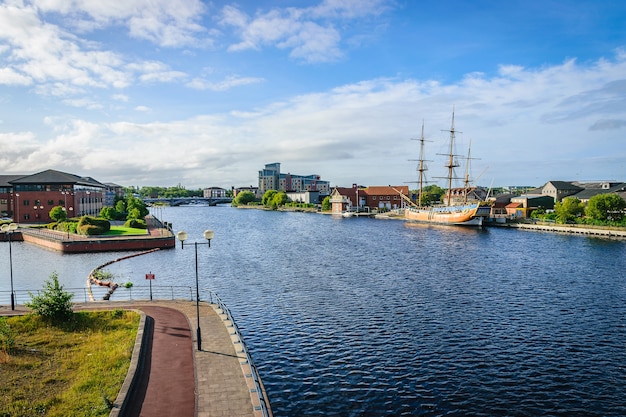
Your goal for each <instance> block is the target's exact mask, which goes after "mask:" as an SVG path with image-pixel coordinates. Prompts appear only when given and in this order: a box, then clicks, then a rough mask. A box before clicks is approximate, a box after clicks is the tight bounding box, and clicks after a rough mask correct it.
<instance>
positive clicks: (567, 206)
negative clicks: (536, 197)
mask: <svg viewBox="0 0 626 417" xmlns="http://www.w3.org/2000/svg"><path fill="white" fill-rule="evenodd" d="M584 211H585V205H584V204H583V203H582V202H581V201H580V200H579V199H577V198H576V197H566V198H564V199H563V200H562V201H557V203H556V204H555V205H554V212H555V213H556V218H557V221H558V222H559V223H567V222H571V221H574V220H576V219H577V218H578V217H580V216H582V214H583V213H584Z"/></svg>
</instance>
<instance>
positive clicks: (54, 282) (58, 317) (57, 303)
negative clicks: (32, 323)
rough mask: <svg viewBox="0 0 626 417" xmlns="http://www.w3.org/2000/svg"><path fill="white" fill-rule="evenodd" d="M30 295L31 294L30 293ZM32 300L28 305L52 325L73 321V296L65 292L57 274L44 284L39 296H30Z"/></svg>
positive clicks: (54, 273)
mask: <svg viewBox="0 0 626 417" xmlns="http://www.w3.org/2000/svg"><path fill="white" fill-rule="evenodd" d="M29 294H30V293H29ZM30 297H31V300H30V302H28V303H26V307H28V308H30V309H31V310H32V311H33V312H34V313H35V314H36V315H38V316H41V317H42V318H43V319H44V320H45V321H48V322H50V323H63V322H68V321H70V320H71V318H72V316H73V314H74V312H73V310H72V298H73V297H74V295H73V294H70V293H69V292H67V291H65V290H64V289H63V286H62V285H61V284H59V276H58V275H57V273H56V272H53V273H52V274H50V279H48V280H47V281H46V282H44V289H43V291H42V292H41V294H39V295H36V296H35V295H33V294H30Z"/></svg>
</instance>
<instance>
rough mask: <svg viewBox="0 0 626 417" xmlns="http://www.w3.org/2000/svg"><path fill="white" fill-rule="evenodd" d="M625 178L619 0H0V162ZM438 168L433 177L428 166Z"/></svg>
mask: <svg viewBox="0 0 626 417" xmlns="http://www.w3.org/2000/svg"><path fill="white" fill-rule="evenodd" d="M453 108H454V109H455V122H456V128H457V129H458V130H459V131H460V132H461V133H459V134H458V136H457V139H458V148H457V152H458V153H459V154H461V153H464V152H466V149H467V147H468V146H469V142H470V141H471V144H472V151H471V153H472V157H475V158H477V159H475V160H473V162H472V170H471V174H472V176H473V177H474V178H476V179H477V183H478V184H481V185H485V186H490V185H493V186H507V185H542V184H544V183H545V182H546V181H549V180H577V181H594V180H619V181H626V140H625V139H626V135H625V134H626V2H623V1H617V0H616V1H610V0H606V1H592V0H590V1H576V0H569V1H565V0H540V1H535V0H526V1H515V0H512V1H496V0H493V1H482V0H477V1H464V0H448V1H446V0H438V1H429V0H423V1H417V0H415V1H414V0H343V1H340V0H325V1H324V0H320V1H315V0H313V1H301V0H293V1H288V0H273V1H270V0H259V1H238V2H228V1H214V2H202V1H195V0H179V1H175V2H172V1H171V0H152V1H143V0H124V1H117V0H114V1H108V2H96V1H89V0H35V1H20V0H4V1H0V110H1V111H0V173H4V174H30V173H34V172H38V171H41V170H45V169H49V168H52V169H57V170H61V171H66V172H71V173H74V174H78V175H84V176H92V177H94V178H96V179H98V180H100V181H103V182H116V183H118V184H121V185H136V186H143V185H161V186H172V185H177V184H182V185H184V186H186V187H187V188H198V187H208V186H221V187H230V186H247V185H256V183H257V175H258V171H259V170H260V169H262V168H263V166H264V165H265V164H267V163H272V162H280V163H281V164H282V170H283V172H291V173H294V174H303V175H308V174H319V175H321V176H322V178H323V179H325V180H328V181H330V182H331V184H332V185H338V186H350V185H351V184H352V183H359V184H362V185H386V184H403V183H405V182H409V181H414V180H415V179H416V178H417V174H416V172H415V162H412V161H410V159H415V158H417V156H418V154H419V148H418V143H417V142H415V141H411V140H410V139H412V138H417V137H419V135H420V131H421V125H422V121H423V122H424V124H425V136H426V138H427V139H428V140H430V141H431V142H428V143H427V148H426V156H427V159H429V160H432V162H429V171H428V172H427V176H428V177H429V178H430V179H431V181H435V182H436V181H437V180H436V179H435V177H439V176H441V175H443V174H444V167H443V164H444V161H443V160H442V159H441V156H439V155H437V154H438V153H441V152H445V148H446V139H447V137H446V133H445V132H442V129H447V128H449V126H450V119H451V113H452V109H453ZM440 185H443V183H441V184H440Z"/></svg>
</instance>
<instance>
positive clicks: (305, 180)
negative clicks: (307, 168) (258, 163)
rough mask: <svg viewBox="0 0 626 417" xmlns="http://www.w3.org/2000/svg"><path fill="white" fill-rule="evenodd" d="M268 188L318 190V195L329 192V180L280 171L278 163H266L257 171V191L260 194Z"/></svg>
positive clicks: (286, 190)
mask: <svg viewBox="0 0 626 417" xmlns="http://www.w3.org/2000/svg"><path fill="white" fill-rule="evenodd" d="M268 190H276V191H284V192H300V191H319V193H320V195H329V194H330V182H329V181H324V180H322V179H321V177H320V176H319V175H316V174H312V175H296V174H291V173H287V174H284V173H281V172H280V163H279V162H274V163H271V164H266V165H265V168H263V169H262V170H260V171H259V192H260V194H261V195H263V194H265V192H266V191H268Z"/></svg>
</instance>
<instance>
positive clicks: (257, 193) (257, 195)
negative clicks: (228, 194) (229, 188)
mask: <svg viewBox="0 0 626 417" xmlns="http://www.w3.org/2000/svg"><path fill="white" fill-rule="evenodd" d="M243 191H250V192H251V193H252V194H254V197H255V198H256V199H258V200H260V199H262V198H263V193H261V192H260V191H259V187H253V186H249V187H237V188H234V189H233V197H237V194H239V193H240V192H243Z"/></svg>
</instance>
